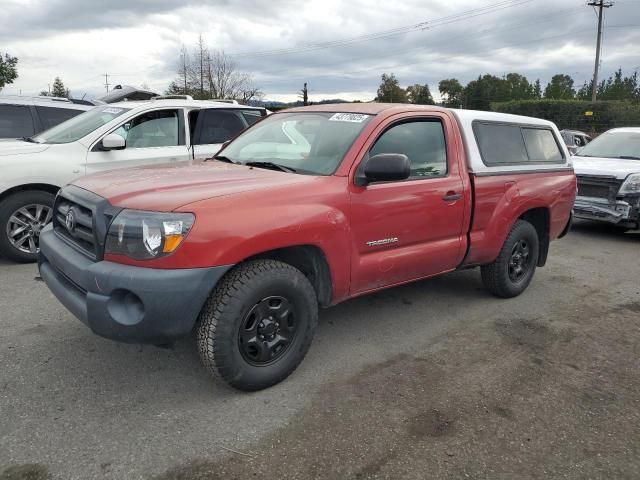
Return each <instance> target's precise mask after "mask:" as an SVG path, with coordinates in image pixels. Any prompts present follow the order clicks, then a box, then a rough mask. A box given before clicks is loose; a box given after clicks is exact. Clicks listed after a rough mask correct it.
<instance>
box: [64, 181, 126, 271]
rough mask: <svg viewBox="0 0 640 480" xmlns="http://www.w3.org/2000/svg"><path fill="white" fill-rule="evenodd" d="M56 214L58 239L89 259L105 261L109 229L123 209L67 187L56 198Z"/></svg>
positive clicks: (87, 193) (72, 187)
mask: <svg viewBox="0 0 640 480" xmlns="http://www.w3.org/2000/svg"><path fill="white" fill-rule="evenodd" d="M53 210H54V212H55V214H54V216H53V230H54V232H55V233H56V235H58V237H60V238H62V239H63V240H64V241H65V242H66V243H67V244H69V245H70V246H72V247H73V248H75V249H76V250H79V251H80V252H82V253H83V254H84V255H86V256H88V257H89V258H91V259H93V260H102V258H103V255H104V242H105V239H106V237H107V231H108V229H109V225H110V224H111V221H112V220H113V219H114V218H115V216H116V215H117V214H118V212H120V210H121V209H120V208H116V207H113V206H111V205H110V204H109V202H108V201H107V200H106V199H105V198H103V197H100V196H98V195H96V194H95V193H92V192H89V191H87V190H84V189H82V188H78V187H76V186H74V185H67V186H66V187H64V188H63V189H62V190H60V193H59V194H58V196H57V197H56V201H55V204H54V207H53ZM70 212H71V219H69V214H70Z"/></svg>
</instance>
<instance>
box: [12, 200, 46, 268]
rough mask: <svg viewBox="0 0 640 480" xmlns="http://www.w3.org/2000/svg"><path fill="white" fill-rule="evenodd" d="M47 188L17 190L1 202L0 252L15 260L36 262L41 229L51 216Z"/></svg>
mask: <svg viewBox="0 0 640 480" xmlns="http://www.w3.org/2000/svg"><path fill="white" fill-rule="evenodd" d="M54 200H55V197H54V196H53V195H51V194H50V193H49V192H43V191H39V190H28V191H24V192H17V193H14V194H13V195H10V196H8V197H7V198H5V199H4V200H2V201H1V202H0V255H3V256H5V257H6V258H8V259H10V260H14V261H16V262H35V261H36V260H37V259H38V252H39V251H40V232H41V231H42V229H43V228H44V227H45V225H47V224H48V223H49V222H50V221H51V219H52V217H53V201H54Z"/></svg>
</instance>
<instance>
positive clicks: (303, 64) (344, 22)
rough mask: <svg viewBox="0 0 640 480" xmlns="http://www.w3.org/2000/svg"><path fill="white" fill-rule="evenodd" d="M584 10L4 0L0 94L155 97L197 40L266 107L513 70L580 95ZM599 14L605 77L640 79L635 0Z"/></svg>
mask: <svg viewBox="0 0 640 480" xmlns="http://www.w3.org/2000/svg"><path fill="white" fill-rule="evenodd" d="M586 3H587V2H586V0H583V1H579V0H553V1H551V0H508V1H499V0H482V1H477V0H473V1H472V0H429V1H426V0H402V1H401V0H388V1H372V0H311V1H299V0H298V1H294V0H197V1H195V0H109V1H106V2H103V1H97V0H0V12H2V17H3V21H2V28H1V29H0V52H4V51H6V52H9V53H10V54H12V55H15V56H17V57H18V58H19V75H20V77H19V79H18V80H16V82H15V83H14V84H13V85H9V86H7V87H5V89H4V90H3V92H2V93H4V94H17V93H22V94H23V95H28V94H37V93H38V92H40V91H41V90H46V89H47V84H48V83H51V82H52V81H53V78H54V77H55V76H60V77H61V78H62V80H63V81H64V82H65V85H66V86H67V87H69V88H70V89H71V91H72V93H73V94H74V96H76V97H80V96H82V95H83V94H85V93H86V95H87V97H90V98H93V97H99V96H100V95H102V94H104V91H105V87H104V81H105V77H104V74H105V73H108V74H109V83H111V84H112V85H113V84H117V83H122V84H131V85H142V84H146V85H148V86H149V87H151V88H152V89H154V90H157V91H163V90H164V89H165V88H166V87H167V85H168V83H169V82H170V81H171V80H172V79H173V78H174V77H175V71H176V65H177V63H178V58H179V51H180V48H181V46H182V45H183V44H185V45H187V47H189V48H191V47H192V46H193V45H194V43H195V42H196V40H197V38H198V36H199V35H200V34H202V35H203V37H204V38H205V40H206V42H207V44H208V45H209V47H210V48H211V49H223V50H224V51H225V52H226V53H227V54H229V55H232V56H233V58H234V60H235V62H236V63H237V65H238V67H239V68H240V69H241V70H243V71H246V72H249V73H252V74H253V76H254V79H255V81H256V83H257V84H258V86H260V87H261V89H262V90H263V91H264V92H265V98H268V99H271V100H287V101H288V100H294V99H296V98H297V93H296V92H297V91H298V90H300V89H301V88H302V84H303V82H305V81H306V82H308V84H309V91H310V97H311V99H313V100H320V99H322V98H337V97H340V98H344V99H349V100H351V99H361V100H369V99H371V98H373V97H374V96H375V91H376V88H377V86H378V84H379V83H380V75H381V74H382V73H384V72H388V73H391V72H393V73H395V75H396V76H397V77H398V79H399V80H400V82H401V85H403V86H406V85H409V84H413V83H428V84H429V85H430V86H431V89H432V91H433V92H434V93H436V94H437V83H438V81H439V80H441V79H443V78H450V77H456V78H458V79H460V80H461V81H462V82H463V83H465V82H467V81H469V80H471V79H473V78H475V77H477V76H478V75H479V74H484V73H491V74H494V75H500V76H501V75H503V74H505V73H508V72H514V71H515V72H518V73H522V74H524V75H526V76H527V77H529V78H530V79H531V80H535V79H536V78H540V79H541V80H542V81H543V83H544V82H546V81H548V80H549V79H550V78H551V76H552V75H553V74H554V73H559V72H562V73H567V74H569V75H571V76H572V77H573V78H574V79H575V81H576V84H577V85H581V84H582V83H583V82H584V81H585V80H587V79H588V78H589V77H590V75H592V71H593V59H594V50H595V32H596V26H597V18H596V15H595V13H594V10H593V9H592V8H591V7H588V6H586ZM614 3H615V5H614V6H613V7H612V8H610V9H608V10H607V12H606V30H605V35H604V47H603V62H602V67H603V72H604V74H606V76H608V75H609V74H610V73H611V72H612V71H613V70H615V69H617V68H618V67H622V68H623V70H624V71H625V73H632V72H633V71H634V70H635V69H640V0H617V1H615V2H614Z"/></svg>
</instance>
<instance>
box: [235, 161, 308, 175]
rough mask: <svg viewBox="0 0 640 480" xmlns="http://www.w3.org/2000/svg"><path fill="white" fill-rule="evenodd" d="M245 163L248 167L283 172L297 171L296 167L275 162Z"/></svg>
mask: <svg viewBox="0 0 640 480" xmlns="http://www.w3.org/2000/svg"><path fill="white" fill-rule="evenodd" d="M245 165H246V166H248V167H258V168H268V169H270V170H280V171H281V172H288V173H296V169H295V168H291V167H287V166H285V165H280V164H279V163H273V162H247V163H245Z"/></svg>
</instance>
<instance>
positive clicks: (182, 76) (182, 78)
mask: <svg viewBox="0 0 640 480" xmlns="http://www.w3.org/2000/svg"><path fill="white" fill-rule="evenodd" d="M190 68H191V65H190V59H189V52H188V51H187V47H185V46H184V45H182V48H181V49H180V63H179V64H178V81H177V82H176V84H178V85H180V86H182V87H183V90H182V93H184V94H185V95H187V94H188V93H189V70H190Z"/></svg>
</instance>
